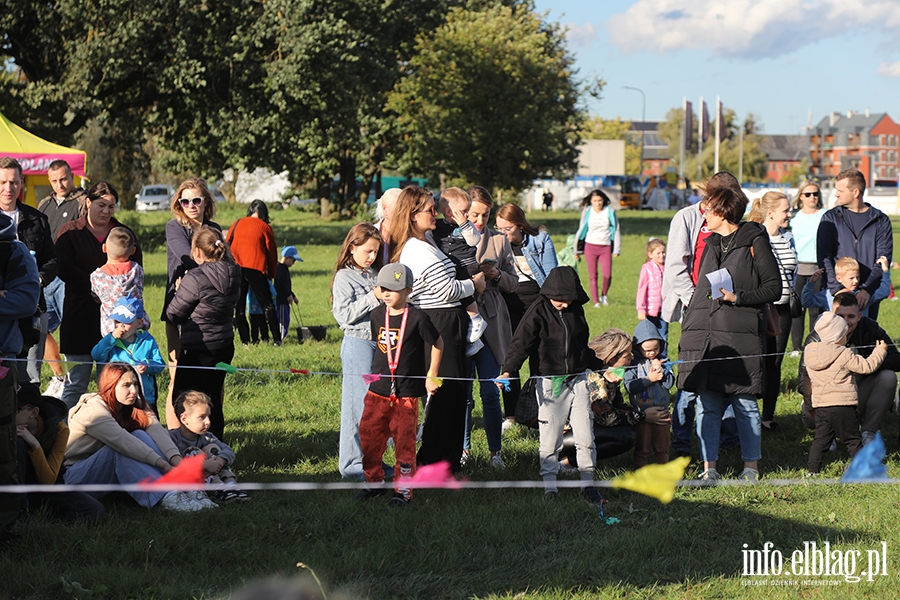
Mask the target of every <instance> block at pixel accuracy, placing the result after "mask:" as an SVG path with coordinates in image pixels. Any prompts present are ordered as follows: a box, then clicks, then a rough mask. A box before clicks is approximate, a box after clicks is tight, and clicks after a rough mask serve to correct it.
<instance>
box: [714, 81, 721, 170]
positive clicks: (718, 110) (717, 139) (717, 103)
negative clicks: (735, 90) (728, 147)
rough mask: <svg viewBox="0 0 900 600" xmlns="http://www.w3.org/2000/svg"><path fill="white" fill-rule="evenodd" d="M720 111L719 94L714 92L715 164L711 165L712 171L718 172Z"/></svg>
mask: <svg viewBox="0 0 900 600" xmlns="http://www.w3.org/2000/svg"><path fill="white" fill-rule="evenodd" d="M721 112H722V104H721V102H719V95H718V94H716V153H715V160H714V161H713V164H714V165H715V166H714V167H713V173H718V172H719V119H721V118H722V115H721Z"/></svg>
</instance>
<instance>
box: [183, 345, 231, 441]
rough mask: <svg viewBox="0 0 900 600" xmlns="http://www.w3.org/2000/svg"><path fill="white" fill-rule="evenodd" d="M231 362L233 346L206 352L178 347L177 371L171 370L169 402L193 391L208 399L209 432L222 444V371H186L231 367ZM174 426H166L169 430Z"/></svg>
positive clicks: (223, 373)
mask: <svg viewBox="0 0 900 600" xmlns="http://www.w3.org/2000/svg"><path fill="white" fill-rule="evenodd" d="M232 358H234V344H233V343H231V342H229V343H228V345H227V346H225V347H224V348H219V349H217V350H207V349H205V348H204V349H198V348H185V347H183V346H182V348H181V352H180V353H179V354H178V368H177V369H176V370H175V381H174V382H173V384H172V401H173V402H174V401H175V399H176V398H177V397H178V394H180V393H181V392H187V391H191V390H197V391H200V392H203V393H204V394H206V395H207V396H209V398H210V400H212V408H211V409H210V415H209V420H210V424H209V431H210V432H211V433H212V434H213V435H215V436H216V437H217V438H219V439H220V440H222V441H223V442H224V441H225V413H224V411H223V410H222V403H223V402H224V401H225V371H220V370H218V369H189V368H187V367H214V366H216V364H218V363H220V362H223V363H226V364H228V363H231V359H232ZM177 425H178V424H177V423H175V424H172V423H169V424H168V426H169V427H172V428H173V429H174V428H175V426H177Z"/></svg>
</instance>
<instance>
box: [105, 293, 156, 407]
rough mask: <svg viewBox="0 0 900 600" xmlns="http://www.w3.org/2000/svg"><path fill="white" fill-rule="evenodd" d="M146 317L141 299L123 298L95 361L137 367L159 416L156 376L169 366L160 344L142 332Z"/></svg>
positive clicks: (145, 396) (112, 317)
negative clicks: (121, 363)
mask: <svg viewBox="0 0 900 600" xmlns="http://www.w3.org/2000/svg"><path fill="white" fill-rule="evenodd" d="M144 314H145V313H144V303H143V302H142V301H141V300H140V299H139V298H132V297H131V296H125V297H123V298H119V299H118V300H117V301H116V303H115V304H114V305H113V307H112V311H111V312H110V314H109V321H110V324H111V325H110V326H111V328H112V330H111V331H110V332H109V333H107V334H106V335H105V336H103V338H101V339H100V341H99V342H97V345H96V346H94V349H93V350H91V357H92V358H93V359H94V360H95V361H97V362H98V363H110V362H123V363H127V364H129V365H131V366H132V367H134V370H135V371H137V373H138V375H140V377H141V389H142V391H143V392H144V399H145V400H147V403H148V404H149V405H150V408H151V409H153V412H154V413H156V415H157V416H159V411H158V410H157V408H156V376H157V375H159V374H160V373H161V372H162V370H163V369H164V368H165V366H166V363H165V362H164V361H163V358H162V354H161V353H160V351H159V346H158V345H157V344H156V340H154V339H153V336H152V335H150V334H149V333H147V332H146V331H144V330H143V329H141V327H142V326H143V324H144V320H143V318H142V315H144Z"/></svg>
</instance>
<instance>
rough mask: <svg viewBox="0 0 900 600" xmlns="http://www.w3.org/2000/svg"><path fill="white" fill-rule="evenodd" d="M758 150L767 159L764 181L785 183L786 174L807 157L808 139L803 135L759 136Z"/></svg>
mask: <svg viewBox="0 0 900 600" xmlns="http://www.w3.org/2000/svg"><path fill="white" fill-rule="evenodd" d="M759 137H760V142H759V149H760V150H762V151H763V152H764V153H765V155H766V157H767V158H768V167H767V169H766V179H767V180H768V181H772V182H774V183H794V184H796V183H797V182H796V181H794V182H791V181H785V180H784V177H785V175H786V174H787V172H788V171H789V170H791V169H793V168H795V167H799V166H800V163H801V161H802V160H803V158H804V157H806V158H808V157H809V139H808V138H807V137H806V136H805V135H760V136H759Z"/></svg>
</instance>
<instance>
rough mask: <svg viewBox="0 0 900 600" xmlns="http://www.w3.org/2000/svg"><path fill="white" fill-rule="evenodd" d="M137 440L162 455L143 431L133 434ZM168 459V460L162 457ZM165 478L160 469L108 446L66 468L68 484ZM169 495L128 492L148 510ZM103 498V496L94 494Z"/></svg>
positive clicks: (136, 481) (126, 481)
mask: <svg viewBox="0 0 900 600" xmlns="http://www.w3.org/2000/svg"><path fill="white" fill-rule="evenodd" d="M131 435H133V436H134V437H136V438H137V439H138V440H140V441H141V442H143V443H144V444H146V445H147V446H149V447H150V448H152V449H153V450H154V451H155V452H156V453H157V454H159V455H160V456H162V455H163V454H162V452H160V450H159V447H158V446H157V445H156V442H154V441H153V438H151V437H150V435H149V434H148V433H147V432H146V431H144V430H143V429H138V430H137V431H133V432H132V433H131ZM163 458H165V457H163ZM160 475H162V473H160V472H159V470H158V469H157V468H156V467H154V466H151V465H148V464H147V463H143V462H141V461H139V460H135V459H133V458H130V457H128V456H125V455H124V454H119V453H118V452H116V451H115V450H113V449H112V448H110V447H109V446H103V447H102V448H100V449H99V450H97V451H96V452H94V453H93V454H92V455H90V456H89V457H87V458H85V459H84V460H81V461H78V462H77V463H75V464H74V465H72V466H71V467H68V469H66V474H65V482H66V483H67V484H69V485H77V484H80V483H94V484H102V483H122V484H129V483H140V482H141V481H143V480H144V479H147V478H150V479H156V478H157V477H159V476H160ZM166 493H167V492H164V491H163V492H128V495H129V496H131V497H132V498H134V500H135V502H137V503H138V504H140V505H141V506H144V507H146V508H151V507H153V506H156V504H157V503H158V502H159V501H160V500H162V498H163V496H165V495H166ZM92 495H94V496H102V495H103V494H102V493H95V494H92Z"/></svg>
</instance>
